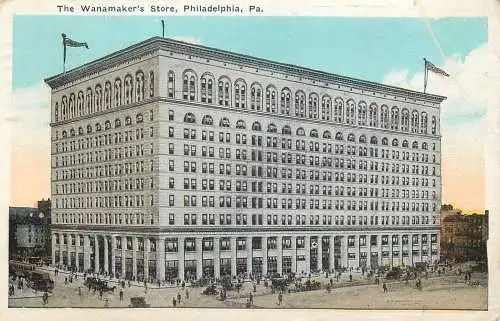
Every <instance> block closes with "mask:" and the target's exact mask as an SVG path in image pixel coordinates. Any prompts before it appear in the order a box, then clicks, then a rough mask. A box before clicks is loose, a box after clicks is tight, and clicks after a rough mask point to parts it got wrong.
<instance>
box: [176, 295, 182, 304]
mask: <svg viewBox="0 0 500 321" xmlns="http://www.w3.org/2000/svg"><path fill="white" fill-rule="evenodd" d="M177 302H179V304H180V303H181V294H180V293H177Z"/></svg>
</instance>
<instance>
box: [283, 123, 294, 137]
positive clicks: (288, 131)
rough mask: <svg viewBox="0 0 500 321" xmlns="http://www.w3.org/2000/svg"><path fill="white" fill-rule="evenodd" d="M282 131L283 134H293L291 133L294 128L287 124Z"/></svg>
mask: <svg viewBox="0 0 500 321" xmlns="http://www.w3.org/2000/svg"><path fill="white" fill-rule="evenodd" d="M281 133H282V134H283V135H291V134H292V129H291V128H290V126H288V125H285V126H283V128H282V129H281Z"/></svg>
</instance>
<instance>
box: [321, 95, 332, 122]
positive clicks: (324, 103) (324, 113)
mask: <svg viewBox="0 0 500 321" xmlns="http://www.w3.org/2000/svg"><path fill="white" fill-rule="evenodd" d="M331 108H332V99H331V98H330V96H328V95H323V97H322V98H321V119H322V120H330V117H331Z"/></svg>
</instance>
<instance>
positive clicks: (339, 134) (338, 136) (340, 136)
mask: <svg viewBox="0 0 500 321" xmlns="http://www.w3.org/2000/svg"><path fill="white" fill-rule="evenodd" d="M335 139H336V140H344V136H343V135H342V133H341V132H337V133H336V134H335Z"/></svg>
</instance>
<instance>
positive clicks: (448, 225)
mask: <svg viewBox="0 0 500 321" xmlns="http://www.w3.org/2000/svg"><path fill="white" fill-rule="evenodd" d="M488 218H489V215H488V212H487V211H486V213H485V214H479V215H478V214H472V215H451V216H447V217H445V218H444V219H443V223H442V232H441V258H442V259H443V260H452V261H458V262H464V261H470V260H474V261H487V251H486V244H487V242H488Z"/></svg>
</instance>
